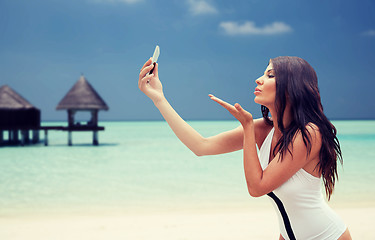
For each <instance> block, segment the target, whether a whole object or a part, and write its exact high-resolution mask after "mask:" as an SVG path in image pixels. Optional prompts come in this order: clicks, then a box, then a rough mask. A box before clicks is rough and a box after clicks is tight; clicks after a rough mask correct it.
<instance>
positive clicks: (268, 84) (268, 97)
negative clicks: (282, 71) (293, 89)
mask: <svg viewBox="0 0 375 240" xmlns="http://www.w3.org/2000/svg"><path fill="white" fill-rule="evenodd" d="M255 82H256V84H257V87H256V88H255V92H254V94H255V98H254V102H256V103H258V104H260V105H264V106H266V107H268V108H270V107H273V106H274V104H275V98H276V79H275V71H274V70H273V65H272V62H271V61H270V63H269V64H268V67H267V68H266V71H264V75H262V76H260V77H259V78H258V79H257V80H255Z"/></svg>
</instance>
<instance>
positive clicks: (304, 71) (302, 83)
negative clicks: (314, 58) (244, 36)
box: [261, 57, 343, 200]
mask: <svg viewBox="0 0 375 240" xmlns="http://www.w3.org/2000/svg"><path fill="white" fill-rule="evenodd" d="M271 62H272V65H273V69H274V72H275V78H276V98H275V107H276V113H277V124H278V126H279V128H280V131H281V132H282V137H281V138H280V139H279V141H278V142H277V144H276V147H275V148H274V152H273V154H274V155H276V152H280V154H281V158H280V159H282V157H283V155H284V154H285V153H286V152H287V151H288V152H290V153H291V150H290V149H289V148H288V146H289V145H290V144H291V143H292V141H293V138H294V136H295V135H296V133H297V132H301V134H302V137H303V141H304V143H305V146H306V148H307V150H308V154H310V152H311V141H310V139H311V136H310V135H309V132H308V131H307V130H306V126H307V125H309V124H315V125H316V126H317V127H318V128H319V131H320V133H321V137H322V146H321V148H320V153H319V158H320V160H319V164H318V165H317V166H316V167H318V168H319V171H320V173H321V174H322V177H323V182H324V186H325V192H326V196H327V197H328V200H330V198H331V195H332V193H333V189H334V186H335V182H336V179H338V174H337V160H339V161H340V163H341V164H343V160H342V155H341V149H340V143H339V140H338V139H337V137H336V133H337V131H336V128H335V127H334V126H333V124H332V123H331V122H330V121H329V120H328V118H327V117H326V116H325V114H324V112H323V106H322V103H321V100H320V93H319V89H318V78H317V75H316V73H315V70H314V69H313V68H312V67H311V66H310V64H309V63H308V62H307V61H305V60H303V59H301V58H298V57H277V58H273V59H271ZM287 99H288V101H289V102H290V105H291V114H292V122H291V124H290V125H289V126H287V127H285V126H284V124H283V115H284V111H285V108H286V104H287ZM261 110H262V115H263V118H264V119H265V121H266V122H267V123H268V124H269V125H273V122H272V120H271V119H270V118H269V109H268V108H267V107H265V106H261Z"/></svg>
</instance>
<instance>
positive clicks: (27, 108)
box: [0, 85, 40, 145]
mask: <svg viewBox="0 0 375 240" xmlns="http://www.w3.org/2000/svg"><path fill="white" fill-rule="evenodd" d="M39 128H40V110H39V109H38V108H36V107H35V106H33V105H32V104H31V103H29V102H28V101H27V100H26V99H25V98H23V97H22V96H21V95H20V94H18V93H17V92H16V91H14V90H13V89H12V88H10V87H9V86H8V85H3V86H2V87H0V145H17V144H22V145H24V144H28V143H37V142H38V141H39ZM6 132H8V137H7V138H6V137H4V133H6ZM30 132H31V133H32V138H31V139H30ZM19 134H21V138H19Z"/></svg>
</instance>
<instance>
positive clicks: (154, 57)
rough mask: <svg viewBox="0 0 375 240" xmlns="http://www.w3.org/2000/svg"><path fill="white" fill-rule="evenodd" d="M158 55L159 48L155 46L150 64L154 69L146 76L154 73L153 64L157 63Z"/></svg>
mask: <svg viewBox="0 0 375 240" xmlns="http://www.w3.org/2000/svg"><path fill="white" fill-rule="evenodd" d="M159 55H160V48H159V46H158V45H156V47H155V51H154V54H153V55H152V64H154V67H153V68H152V69H151V71H150V72H149V73H148V74H152V72H153V71H154V69H155V64H156V62H157V61H158V58H159Z"/></svg>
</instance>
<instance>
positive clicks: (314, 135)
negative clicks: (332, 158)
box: [293, 123, 322, 156]
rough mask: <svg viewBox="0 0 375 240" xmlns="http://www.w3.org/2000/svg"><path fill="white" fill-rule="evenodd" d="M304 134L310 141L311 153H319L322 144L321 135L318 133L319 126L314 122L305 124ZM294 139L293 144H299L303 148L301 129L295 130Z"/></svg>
mask: <svg viewBox="0 0 375 240" xmlns="http://www.w3.org/2000/svg"><path fill="white" fill-rule="evenodd" d="M305 129H306V134H307V136H306V137H307V138H308V140H309V142H310V143H311V155H312V156H316V155H317V154H319V151H320V148H321V145H322V135H321V133H320V130H319V127H318V126H317V125H316V124H314V123H308V124H306V127H305ZM295 137H296V138H295V139H294V141H293V145H296V144H297V145H300V146H301V147H302V146H303V148H305V147H306V146H305V144H306V143H305V141H304V139H303V136H302V134H301V131H297V132H296V135H295Z"/></svg>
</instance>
